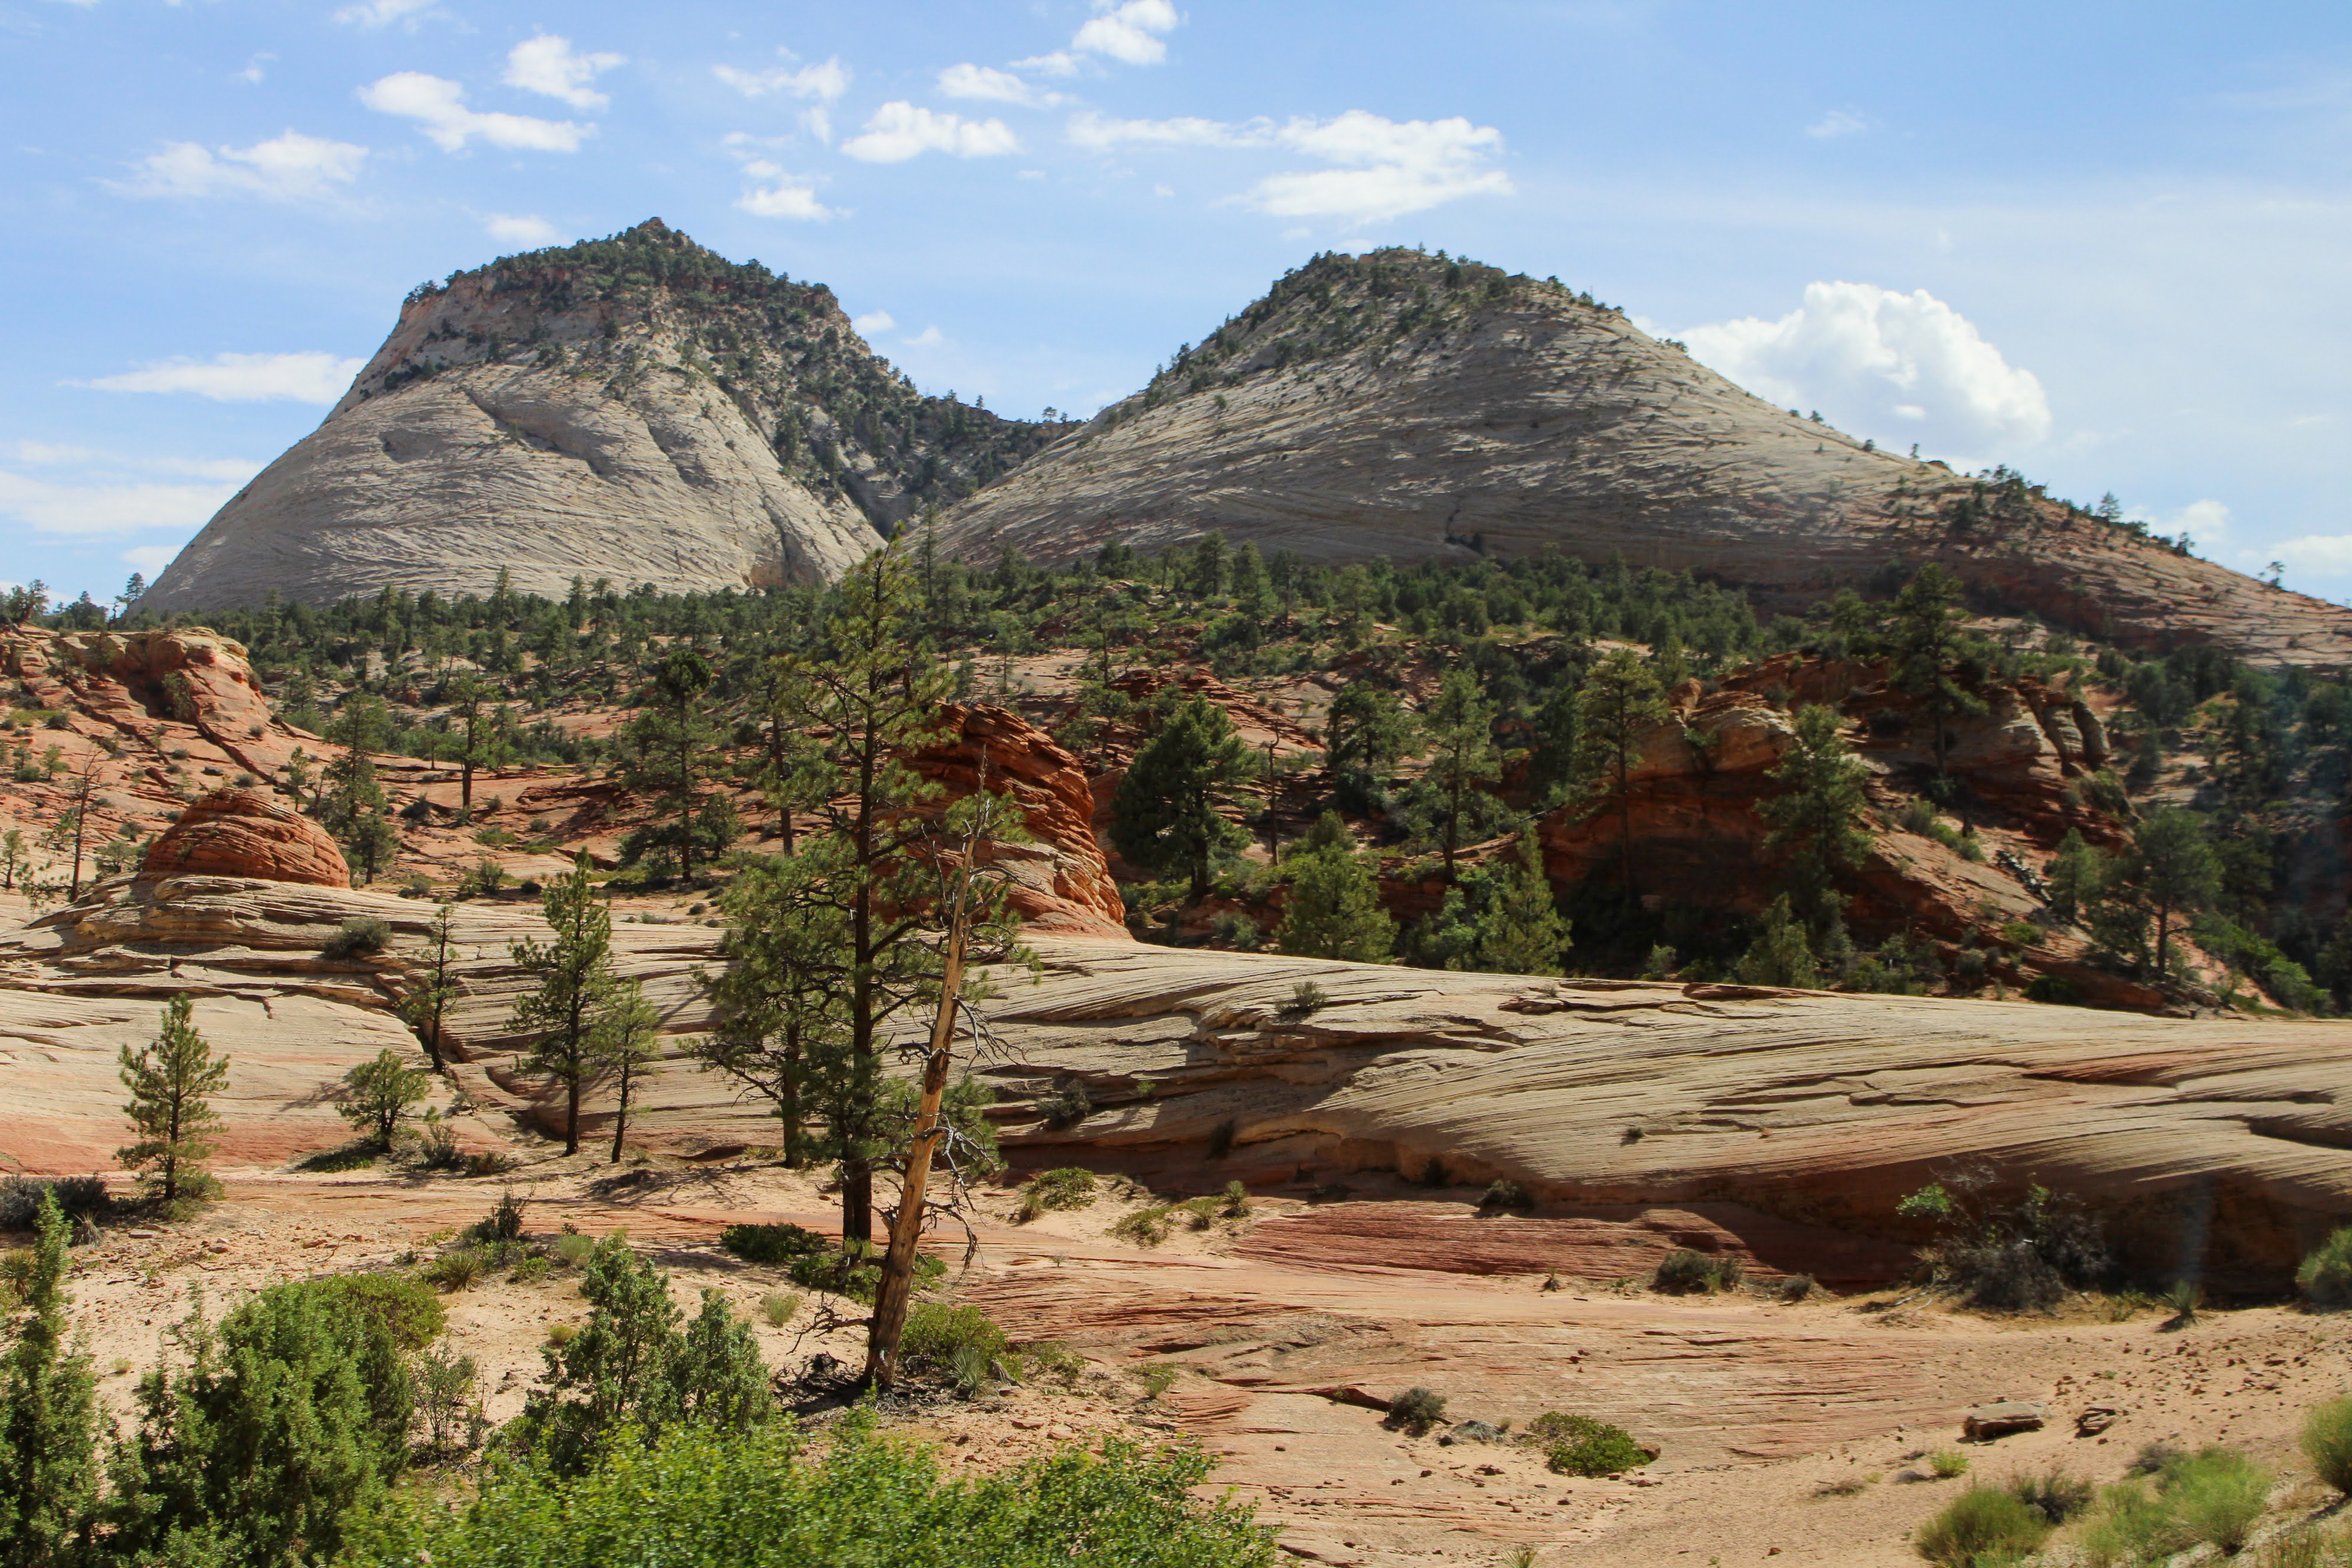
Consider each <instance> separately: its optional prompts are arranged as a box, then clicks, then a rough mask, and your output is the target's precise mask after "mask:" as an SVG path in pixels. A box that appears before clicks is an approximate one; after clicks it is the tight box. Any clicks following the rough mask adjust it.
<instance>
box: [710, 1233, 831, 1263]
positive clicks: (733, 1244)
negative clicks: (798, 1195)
mask: <svg viewBox="0 0 2352 1568" xmlns="http://www.w3.org/2000/svg"><path fill="white" fill-rule="evenodd" d="M719 1247H720V1248H721V1249H723V1250H725V1251H728V1252H731V1253H733V1254H734V1255H735V1256H736V1257H738V1258H741V1259H742V1260H743V1261H744V1262H746V1263H772V1264H789V1263H791V1262H792V1261H793V1259H794V1258H813V1257H814V1256H816V1255H817V1254H818V1253H821V1252H830V1251H832V1250H833V1243H831V1242H830V1241H827V1240H826V1239H825V1238H824V1237H821V1236H819V1235H818V1234H817V1233H816V1232H814V1231H813V1230H803V1228H801V1227H800V1226H796V1225H730V1226H728V1227H727V1228H726V1229H725V1230H722V1231H720V1232H719Z"/></svg>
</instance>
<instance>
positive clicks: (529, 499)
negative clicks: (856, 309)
mask: <svg viewBox="0 0 2352 1568" xmlns="http://www.w3.org/2000/svg"><path fill="white" fill-rule="evenodd" d="M1044 439H1045V427H1042V426H1030V425H1026V424H1023V423H1021V422H1018V421H1013V420H1005V419H1001V418H999V417H998V416H995V415H992V414H990V413H988V412H987V411H986V410H985V409H980V408H973V407H969V406H967V405H963V404H961V403H958V402H956V401H954V400H953V399H951V398H930V397H925V396H923V395H920V394H919V393H918V392H916V390H915V389H914V387H913V385H912V384H909V383H908V382H907V381H906V379H905V378H904V377H903V376H901V375H900V374H898V373H897V372H896V371H894V370H892V369H891V368H890V366H889V365H888V364H887V363H885V362H884V361H882V360H881V359H879V358H878V357H877V356H876V355H875V354H874V353H871V352H870V351H869V350H868V349H867V348H866V344H865V342H863V341H862V340H861V339H860V338H859V337H858V336H857V334H856V331H854V330H853V329H852V328H851V326H850V324H849V320H848V318H847V317H846V316H845V314H843V312H842V310H841V307H840V305H839V302H838V301H836V300H835V298H834V296H833V293H832V291H831V290H830V289H826V288H825V287H824V285H823V284H809V283H796V282H793V281H792V280H791V279H785V278H782V277H780V276H777V275H775V274H772V273H770V272H769V271H768V270H767V269H766V268H762V267H760V266H758V265H757V264H750V265H745V266H737V265H735V264H733V263H731V262H729V261H727V260H726V259H724V258H721V257H719V256H717V255H715V254H713V253H712V252H710V251H709V250H706V249H704V248H703V247H700V246H698V245H696V244H695V243H694V242H693V241H691V240H689V239H688V238H687V237H685V236H683V235H679V234H676V233H674V232H672V231H671V230H669V229H668V228H667V227H666V226H663V225H662V223H661V222H660V220H659V219H655V220H653V221H651V222H648V223H646V224H643V225H640V226H638V227H636V228H635V229H632V230H630V231H628V232H627V233H625V234H623V235H619V236H616V237H614V238H612V239H609V240H596V241H588V242H583V244H580V245H574V246H569V247H562V248H559V249H552V250H544V251H537V252H533V253H531V254H530V255H527V256H519V257H509V258H505V259H504V260H501V261H499V262H496V263H493V264H492V265H490V266H488V267H486V268H478V269H477V270H475V271H471V272H467V273H461V274H459V275H458V276H457V277H455V278H453V279H450V280H449V282H448V283H447V284H446V286H427V287H425V288H421V289H417V290H416V291H415V292H414V293H412V294H411V295H410V296H409V298H408V300H407V301H406V302H405V303H404V305H403V307H402V309H401V313H400V321H399V323H398V325H396V326H395V327H394V329H393V332H392V335H391V337H390V338H388V339H387V340H386V341H385V342H384V344H383V347H382V348H381V349H379V350H377V351H376V354H375V357H374V358H373V360H371V361H370V362H369V363H368V365H367V368H366V369H365V370H363V371H362V372H361V374H360V376H359V379H358V380H357V381H356V382H355V383H353V384H352V389H351V391H350V392H349V393H347V394H346V395H344V397H343V399H342V401H341V403H339V404H338V405H336V407H335V409H334V412H333V413H332V414H331V415H330V416H328V417H327V420H326V422H325V423H324V424H323V425H321V426H320V427H319V428H318V429H317V430H316V431H314V432H312V433H311V434H310V436H308V437H304V439H303V440H302V441H301V442H300V443H299V444H298V445H297V446H295V447H293V448H292V449H291V450H289V451H288V452H287V453H286V454H285V455H284V456H283V457H281V458H278V460H277V461H276V462H275V463H272V464H271V465H270V466H269V467H268V468H267V469H265V470H264V471H263V472H262V473H261V475H260V476H259V477H258V478H257V479H255V480H254V481H253V483H252V484H250V485H248V486H247V488H246V489H244V490H243V491H241V492H239V493H238V495H237V496H236V498H235V499H234V500H231V501H230V502H229V503H228V505H226V507H223V508H222V509H221V510H220V512H219V514H218V515H216V516H215V518H214V519H213V520H212V521H211V522H210V523H208V524H207V525H206V526H205V530H204V531H203V532H202V533H200V534H199V535H198V536H197V537H196V539H195V540H194V542H192V543H191V544H190V545H189V546H188V547H187V549H186V550H184V551H183V552H181V554H180V556H179V558H178V559H177V560H175V561H174V562H173V563H172V564H171V566H170V567H169V568H168V569H166V570H165V572H164V573H163V575H162V576H161V577H160V578H158V579H157V580H156V583H155V585H154V587H153V588H152V589H151V590H150V591H149V593H148V595H147V596H146V598H145V599H144V600H142V604H143V605H145V606H146V607H147V608H149V609H152V610H157V611H166V612H168V611H172V610H181V609H203V608H210V607H216V606H222V605H245V604H253V603H257V602H258V601H259V600H260V598H261V597H262V595H264V594H266V593H268V591H270V590H272V589H275V590H277V591H278V593H280V594H282V595H285V596H286V597H288V598H291V599H300V600H305V601H308V602H310V603H313V604H320V603H328V602H331V601H334V600H338V599H342V598H346V597H349V596H352V595H371V594H373V593H375V592H377V591H378V590H380V589H383V588H386V587H392V588H400V589H405V590H407V591H409V592H411V593H422V592H424V591H425V590H427V589H430V590H433V591H435V592H436V593H439V594H442V595H458V594H469V593H470V594H483V595H487V594H488V593H490V592H491V591H492V590H493V588H494V586H495V584H497V582H498V580H499V573H500V572H501V571H502V570H503V571H505V572H506V573H507V574H508V580H509V583H510V584H511V585H512V587H513V588H514V589H515V590H517V591H519V592H531V593H540V594H545V595H550V596H552V597H559V598H560V597H562V595H563V594H564V592H565V591H566V588H567V586H568V585H569V584H570V583H571V581H572V578H574V577H575V576H576V577H581V578H584V579H586V580H587V581H589V582H592V583H593V582H594V581H596V580H597V579H599V578H605V579H610V580H611V581H612V582H614V583H615V584H621V585H624V586H633V585H635V584H639V583H651V584H655V585H656V587H659V588H661V589H663V590H665V591H667V592H672V593H678V592H695V591H699V592H715V591H718V590H720V589H729V588H731V589H736V590H741V589H745V588H751V587H756V586H760V585H763V584H778V583H785V582H823V581H827V580H830V579H831V578H833V577H835V576H836V575H838V574H840V573H841V571H842V570H843V569H844V568H845V567H847V566H848V565H849V564H851V563H854V562H856V561H857V560H859V559H861V558H862V557H863V556H865V554H866V552H868V551H870V550H872V549H874V548H875V547H876V546H877V545H878V544H879V543H880V542H881V534H880V533H879V532H877V526H878V527H879V528H882V529H886V530H887V529H888V528H890V527H891V526H893V525H894V524H895V523H896V522H897V521H898V520H900V519H902V518H904V517H906V516H907V515H908V514H909V513H911V512H912V511H913V510H915V509H916V508H917V507H918V506H919V505H922V504H924V503H925V502H927V501H929V500H941V501H945V500H953V499H955V498H956V497H959V496H961V495H965V494H969V493H970V492H971V489H974V488H976V487H977V486H978V485H980V484H982V483H984V482H985V481H986V480H988V479H992V478H993V477H994V476H995V475H996V474H998V473H1000V472H1002V471H1003V470H1004V469H1005V468H1010V467H1011V466H1012V465H1013V463H1014V462H1016V461H1018V460H1019V459H1020V458H1021V457H1022V456H1024V455H1025V454H1026V453H1027V452H1028V451H1030V450H1032V449H1034V447H1036V446H1037V445H1039V444H1041V443H1042V441H1043V440H1044Z"/></svg>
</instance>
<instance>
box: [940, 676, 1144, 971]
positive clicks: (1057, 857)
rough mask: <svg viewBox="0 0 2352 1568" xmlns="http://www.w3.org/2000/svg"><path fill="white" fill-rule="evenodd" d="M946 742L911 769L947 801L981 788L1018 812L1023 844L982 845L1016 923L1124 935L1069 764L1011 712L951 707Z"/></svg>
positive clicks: (1082, 774)
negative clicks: (999, 876) (943, 792)
mask: <svg viewBox="0 0 2352 1568" xmlns="http://www.w3.org/2000/svg"><path fill="white" fill-rule="evenodd" d="M941 718H942V720H943V721H945V722H946V723H947V724H948V725H950V727H952V729H953V731H954V738H953V739H952V740H951V741H950V742H948V743H946V744H944V745H941V746H938V747H935V748H933V749H932V750H930V751H928V752H921V753H919V754H918V755H917V756H916V757H915V758H914V759H913V765H914V767H915V768H916V770H917V771H918V772H919V773H922V774H923V775H924V776H925V777H927V778H930V779H933V780H936V781H937V782H938V783H940V784H941V785H943V786H944V787H945V788H946V790H947V791H948V793H949V795H950V797H961V796H963V795H970V794H971V793H972V792H973V791H975V790H978V789H981V788H982V787H986V788H988V789H991V790H994V791H996V792H998V793H1000V794H1003V795H1009V796H1011V797H1012V799H1013V801H1014V802H1015V803H1016V804H1017V805H1019V806H1020V809H1021V815H1022V821H1023V826H1025V827H1026V828H1027V829H1028V832H1029V840H1030V841H1029V842H1027V843H1025V844H1024V843H996V844H992V845H990V846H988V847H987V849H986V852H985V854H986V858H987V860H988V862H989V863H990V864H991V865H993V866H996V867H998V868H1000V869H1001V870H1002V871H1003V873H1004V876H1005V879H1006V899H1007V901H1008V902H1010V904H1011V905H1012V907H1013V910H1014V912H1015V913H1017V914H1018V915H1019V916H1020V917H1021V921H1022V923H1023V924H1024V925H1026V926H1029V927H1031V928H1032V929H1034V930H1037V931H1054V932H1057V933H1059V934H1061V935H1065V936H1097V937H1109V938H1114V939H1118V940H1122V941H1123V940H1126V938H1127V905H1126V902H1125V901H1124V900H1121V899H1120V898H1119V895H1118V883H1117V882H1115V881H1113V880H1112V879H1111V874H1110V868H1108V866H1107V865H1105V864H1104V860H1103V852H1102V847H1101V846H1100V845H1099V844H1097V842H1096V841H1095V833H1094V826H1093V820H1094V811H1095V798H1094V792H1093V790H1092V788H1091V787H1090V786H1089V785H1088V784H1087V774H1086V770H1085V769H1084V768H1083V767H1081V766H1080V765H1079V763H1078V759H1077V758H1076V757H1074V756H1072V755H1071V754H1070V753H1069V752H1066V751H1065V750H1063V749H1062V747H1061V746H1059V745H1058V744H1056V743H1055V741H1054V738H1053V737H1052V736H1050V735H1048V734H1046V733H1045V731H1043V730H1040V729H1038V728H1037V727H1036V726H1035V725H1034V724H1032V723H1030V722H1029V721H1027V720H1025V719H1024V718H1022V717H1021V716H1020V715H1019V714H1017V713H1013V712H1009V711H1007V710H1004V709H1002V708H992V707H986V706H978V707H962V706H957V705H950V707H949V708H948V709H947V710H945V712H944V713H943V714H942V715H941Z"/></svg>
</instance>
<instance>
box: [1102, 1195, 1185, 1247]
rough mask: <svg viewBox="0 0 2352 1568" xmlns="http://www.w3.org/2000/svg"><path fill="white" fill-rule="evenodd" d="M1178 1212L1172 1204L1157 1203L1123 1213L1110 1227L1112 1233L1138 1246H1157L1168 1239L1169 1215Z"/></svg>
mask: <svg viewBox="0 0 2352 1568" xmlns="http://www.w3.org/2000/svg"><path fill="white" fill-rule="evenodd" d="M1175 1212H1176V1209H1175V1205H1172V1204H1157V1205H1153V1206H1152V1207H1150V1208H1141V1209H1138V1210H1136V1211H1135V1212H1134V1213H1133V1214H1131V1215H1123V1216H1122V1217H1121V1218H1120V1220H1119V1222H1118V1224H1117V1225H1114V1226H1111V1227H1110V1233H1111V1235H1113V1236H1115V1237H1118V1239H1119V1240H1121V1241H1128V1242H1132V1243H1134V1244H1135V1245H1136V1246H1138V1247H1157V1246H1159V1245H1160V1243H1161V1242H1163V1241H1165V1240H1167V1239H1168V1230H1169V1223H1170V1221H1169V1216H1170V1215H1173V1214H1174V1213H1175Z"/></svg>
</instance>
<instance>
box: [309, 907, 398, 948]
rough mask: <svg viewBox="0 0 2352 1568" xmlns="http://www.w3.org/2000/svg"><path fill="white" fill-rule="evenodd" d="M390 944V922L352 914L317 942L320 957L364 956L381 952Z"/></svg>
mask: <svg viewBox="0 0 2352 1568" xmlns="http://www.w3.org/2000/svg"><path fill="white" fill-rule="evenodd" d="M391 945H392V926H391V924H390V922H388V921H381V920H377V919H375V918H374V917H373V916H354V917H353V918H352V919H350V920H347V921H344V922H343V923H342V924H341V925H339V926H337V927H336V928H335V933H334V934H333V935H332V936H331V937H329V938H328V939H327V940H326V941H325V942H320V944H319V956H320V958H331V959H350V958H365V957H367V956H369V955H370V954H372V953H378V952H383V950H384V949H385V948H387V947H390V946H391Z"/></svg>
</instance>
